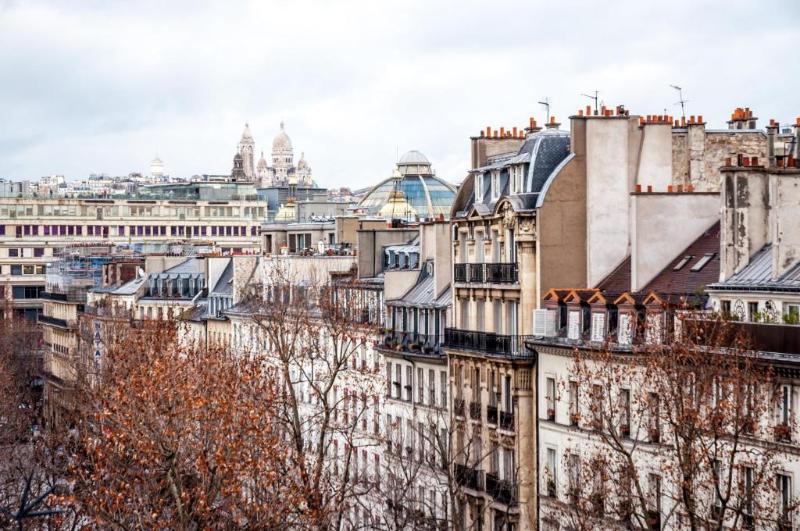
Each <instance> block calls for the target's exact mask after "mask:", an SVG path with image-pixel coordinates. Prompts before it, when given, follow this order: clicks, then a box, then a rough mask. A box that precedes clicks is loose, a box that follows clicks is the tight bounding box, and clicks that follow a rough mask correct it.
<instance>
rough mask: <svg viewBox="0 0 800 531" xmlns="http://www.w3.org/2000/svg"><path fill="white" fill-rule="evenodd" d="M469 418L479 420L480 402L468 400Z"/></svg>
mask: <svg viewBox="0 0 800 531" xmlns="http://www.w3.org/2000/svg"><path fill="white" fill-rule="evenodd" d="M469 418H471V419H472V420H481V403H480V402H470V403H469Z"/></svg>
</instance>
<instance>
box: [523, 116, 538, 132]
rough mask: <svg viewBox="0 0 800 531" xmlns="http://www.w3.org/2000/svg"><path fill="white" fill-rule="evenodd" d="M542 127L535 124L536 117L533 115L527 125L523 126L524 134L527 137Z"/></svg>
mask: <svg viewBox="0 0 800 531" xmlns="http://www.w3.org/2000/svg"><path fill="white" fill-rule="evenodd" d="M541 130H542V128H541V127H539V126H538V125H536V118H534V117H533V116H531V117H530V119H529V120H528V127H526V128H525V136H526V137H529V136H531V135H534V134H536V133H538V132H539V131H541Z"/></svg>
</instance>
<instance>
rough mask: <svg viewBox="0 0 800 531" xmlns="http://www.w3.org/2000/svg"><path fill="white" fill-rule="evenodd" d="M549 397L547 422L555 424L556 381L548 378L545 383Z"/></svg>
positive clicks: (546, 398)
mask: <svg viewBox="0 0 800 531" xmlns="http://www.w3.org/2000/svg"><path fill="white" fill-rule="evenodd" d="M545 386H546V387H545V389H546V392H547V395H546V396H545V400H546V401H547V420H550V421H553V422H555V420H556V379H555V378H547V380H546V383H545Z"/></svg>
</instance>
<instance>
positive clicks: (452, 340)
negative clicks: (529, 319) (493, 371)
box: [444, 328, 533, 358]
mask: <svg viewBox="0 0 800 531" xmlns="http://www.w3.org/2000/svg"><path fill="white" fill-rule="evenodd" d="M531 339H533V336H521V335H513V336H511V335H503V334H495V333H493V332H475V331H472V330H460V329H457V328H446V329H445V331H444V344H445V346H446V347H448V348H457V349H462V350H476V351H479V352H485V353H487V354H491V355H498V356H511V357H515V358H516V357H520V358H528V357H531V356H532V355H533V353H532V352H530V351H529V350H528V349H527V348H526V347H525V342H526V341H529V340H531Z"/></svg>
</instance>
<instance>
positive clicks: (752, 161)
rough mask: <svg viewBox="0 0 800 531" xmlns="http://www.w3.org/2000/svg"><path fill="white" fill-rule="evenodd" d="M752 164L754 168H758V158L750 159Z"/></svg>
mask: <svg viewBox="0 0 800 531" xmlns="http://www.w3.org/2000/svg"><path fill="white" fill-rule="evenodd" d="M750 163H751V164H752V165H753V166H758V157H752V158H751V159H750Z"/></svg>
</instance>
